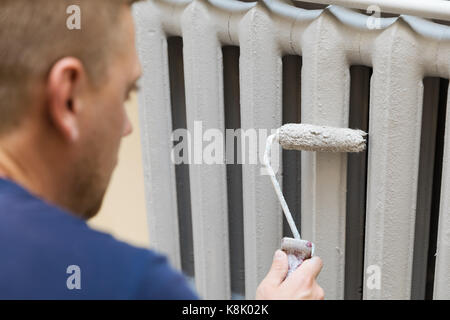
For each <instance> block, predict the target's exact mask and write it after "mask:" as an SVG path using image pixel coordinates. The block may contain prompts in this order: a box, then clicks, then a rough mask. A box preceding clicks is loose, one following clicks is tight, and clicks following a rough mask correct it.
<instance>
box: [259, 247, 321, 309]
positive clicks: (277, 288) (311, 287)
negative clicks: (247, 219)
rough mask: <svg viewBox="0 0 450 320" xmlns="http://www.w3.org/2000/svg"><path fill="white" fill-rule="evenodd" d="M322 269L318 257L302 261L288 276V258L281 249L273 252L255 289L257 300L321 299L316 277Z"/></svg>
mask: <svg viewBox="0 0 450 320" xmlns="http://www.w3.org/2000/svg"><path fill="white" fill-rule="evenodd" d="M321 269H322V260H321V259H320V258H319V257H312V258H311V259H308V260H305V261H303V263H302V264H301V265H300V266H299V267H298V268H297V269H296V270H295V271H294V272H292V273H291V274H290V275H289V277H288V278H286V274H287V271H288V258H287V255H286V253H284V252H283V251H281V250H277V251H276V252H275V256H274V259H273V263H272V267H271V268H270V270H269V273H268V274H267V276H266V277H265V278H264V280H263V281H262V282H261V284H260V285H259V287H258V289H257V290H256V299H257V300H315V299H317V300H323V298H324V291H323V289H322V288H321V287H320V286H319V285H318V284H317V282H316V277H317V276H318V274H319V272H320V270H321Z"/></svg>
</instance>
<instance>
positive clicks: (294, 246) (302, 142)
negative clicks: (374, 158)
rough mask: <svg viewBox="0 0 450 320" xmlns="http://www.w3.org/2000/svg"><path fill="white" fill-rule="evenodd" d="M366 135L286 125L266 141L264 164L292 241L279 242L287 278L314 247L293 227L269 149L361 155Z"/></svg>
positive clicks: (347, 130)
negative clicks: (275, 144)
mask: <svg viewBox="0 0 450 320" xmlns="http://www.w3.org/2000/svg"><path fill="white" fill-rule="evenodd" d="M366 136H367V133H366V132H364V131H362V130H356V129H349V128H335V127H328V126H317V125H311V124H303V123H288V124H285V125H283V126H282V127H280V128H279V129H277V131H276V132H275V133H274V134H272V135H270V136H269V137H268V138H267V142H266V150H265V152H264V165H265V167H266V168H267V172H268V174H269V176H270V179H271V181H272V184H273V187H274V189H275V193H276V194H277V197H278V200H279V201H280V204H281V207H282V209H283V212H284V216H285V217H286V220H287V222H288V224H289V227H290V229H291V231H292V234H293V236H294V238H288V237H285V238H283V239H282V240H281V250H283V251H284V252H285V253H286V254H287V256H288V263H289V269H288V274H287V275H288V276H289V275H290V274H291V273H292V272H293V271H294V270H295V269H297V267H298V266H299V265H300V264H301V263H302V262H303V261H304V260H306V259H309V258H311V257H312V256H313V255H314V244H313V243H312V242H310V241H308V240H303V239H302V238H301V237H300V233H299V232H298V230H297V227H296V226H295V223H294V220H293V219H292V215H291V212H290V211H289V208H288V205H287V203H286V200H285V199H284V196H283V193H282V192H281V188H280V185H279V184H278V181H277V179H276V177H275V173H274V171H273V169H272V167H271V165H270V154H271V153H270V150H271V147H272V144H273V143H274V142H278V143H279V144H280V145H281V146H282V148H283V149H287V150H299V151H301V150H303V151H317V152H361V151H364V149H365V148H366V139H365V137H366Z"/></svg>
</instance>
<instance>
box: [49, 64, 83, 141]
mask: <svg viewBox="0 0 450 320" xmlns="http://www.w3.org/2000/svg"><path fill="white" fill-rule="evenodd" d="M84 78H85V71H84V67H83V64H82V63H81V61H80V60H78V59H76V58H73V57H66V58H63V59H61V60H58V61H57V62H56V63H55V64H54V65H53V67H52V69H51V70H50V73H49V76H48V79H47V103H48V113H49V115H50V118H51V121H52V123H53V124H54V126H55V128H56V129H57V130H58V131H59V132H60V133H61V134H62V136H63V137H64V138H65V139H67V140H68V141H71V142H75V141H77V140H78V138H79V135H80V111H81V108H82V105H81V99H80V98H79V94H80V88H81V84H82V83H81V82H82V81H84V80H83V79H84Z"/></svg>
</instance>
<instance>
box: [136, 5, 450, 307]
mask: <svg viewBox="0 0 450 320" xmlns="http://www.w3.org/2000/svg"><path fill="white" fill-rule="evenodd" d="M308 2H309V1H308ZM320 2H323V1H320ZM334 2H338V1H334ZM341 2H344V1H341ZM353 2H354V3H357V2H358V1H353ZM374 2H375V3H376V2H377V1H374ZM397 2H398V1H397ZM444 7H445V5H444ZM305 8H306V9H305ZM354 8H356V9H361V8H363V7H360V8H358V7H354ZM445 8H447V13H448V6H447V7H445ZM356 9H353V10H352V9H348V8H343V7H340V6H338V5H329V6H327V7H325V6H323V7H321V6H314V5H309V6H304V8H300V7H298V6H295V5H294V3H291V2H287V1H269V0H265V1H258V2H241V1H237V0H192V1H191V0H158V1H156V0H155V1H145V2H143V3H140V4H138V5H137V6H135V8H134V15H135V19H136V24H137V42H138V49H139V55H140V59H141V62H142V66H143V71H144V72H143V78H142V79H141V87H142V91H141V92H140V93H139V108H140V124H141V132H142V145H143V158H144V175H145V184H146V202H147V212H148V222H149V234H150V242H151V245H152V247H154V248H155V249H156V250H158V251H160V252H163V253H164V254H166V255H167V256H168V258H169V260H170V262H171V264H172V265H173V266H174V267H175V268H177V269H179V270H181V271H184V272H185V273H186V274H188V275H190V276H192V278H193V279H194V283H195V287H196V289H197V291H198V293H199V294H200V296H201V297H203V298H206V299H229V298H247V299H251V298H254V295H255V290H256V288H257V286H258V284H259V282H260V281H261V280H262V279H263V278H264V276H265V275H266V273H267V271H268V270H269V268H270V265H271V262H272V257H273V253H274V252H275V250H276V249H277V248H279V246H280V240H281V238H282V236H283V234H285V233H286V232H287V231H286V230H285V229H286V228H285V226H284V225H283V216H282V213H281V209H280V205H279V203H278V202H277V199H276V195H275V193H274V191H273V189H272V186H271V183H270V180H269V177H268V176H265V175H262V174H261V170H260V169H261V164H260V163H257V164H247V163H243V164H242V165H239V166H230V165H227V164H206V163H193V162H192V163H190V164H184V165H183V164H175V163H174V162H173V159H172V151H173V148H174V144H175V143H174V138H173V132H174V130H175V129H178V128H182V127H186V128H187V130H188V131H189V132H194V130H195V129H196V126H197V125H198V123H199V122H198V121H201V124H202V126H203V130H207V129H210V128H213V129H217V130H220V131H221V132H225V129H227V128H229V127H230V126H234V128H241V129H242V130H247V129H274V128H278V127H280V126H281V125H282V123H283V122H286V121H288V120H289V121H290V122H300V121H301V122H304V123H311V124H318V125H329V126H336V127H358V128H361V129H364V130H367V131H368V133H369V135H368V148H367V153H365V154H363V155H347V154H330V153H313V152H301V153H300V152H298V154H292V153H288V152H283V153H281V152H280V156H283V157H285V159H283V161H282V162H280V163H282V164H283V165H282V166H281V168H280V170H278V178H279V180H280V183H281V184H282V185H283V186H284V188H285V190H284V192H285V193H290V194H289V195H288V202H290V203H289V205H290V206H292V207H293V208H294V210H293V211H295V212H296V219H297V221H296V222H297V224H298V225H299V226H300V228H301V233H302V236H303V238H305V239H308V240H311V241H313V242H314V243H315V246H316V254H317V255H319V256H320V257H321V258H322V259H323V261H324V267H323V270H322V272H321V274H320V276H319V278H318V281H319V284H320V285H321V286H322V287H323V288H324V290H325V294H326V298H327V299H343V298H348V299H361V298H362V299H411V298H412V299H416V298H418V299H422V298H426V297H427V298H434V299H450V130H445V123H449V121H450V118H449V117H450V113H448V112H446V106H447V105H448V94H447V92H448V80H447V79H449V76H450V58H449V57H450V27H449V26H448V25H447V24H446V23H445V22H443V21H437V20H436V21H434V20H431V19H428V20H426V19H424V18H418V17H414V16H410V15H388V16H382V17H380V18H375V20H374V17H372V16H370V15H367V14H366V12H361V11H358V10H356ZM364 11H365V10H364ZM398 13H402V12H398ZM407 13H408V12H407ZM443 15H444V17H442V16H443ZM447 17H448V16H447ZM427 18H433V16H427ZM436 18H440V19H443V20H449V19H445V11H444V12H442V11H441V15H440V16H439V17H436ZM448 18H450V17H448ZM371 19H372V20H371ZM262 143H264V142H262ZM297 169H298V170H297ZM283 170H284V172H283ZM288 173H289V174H288ZM294 175H295V177H294ZM282 180H283V181H282ZM288 187H289V189H290V190H287V188H288ZM430 276H431V278H430ZM430 288H431V289H430ZM430 290H431V291H430Z"/></svg>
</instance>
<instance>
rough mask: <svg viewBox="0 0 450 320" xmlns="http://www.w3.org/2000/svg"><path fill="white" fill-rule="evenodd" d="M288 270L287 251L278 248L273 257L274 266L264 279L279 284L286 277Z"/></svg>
mask: <svg viewBox="0 0 450 320" xmlns="http://www.w3.org/2000/svg"><path fill="white" fill-rule="evenodd" d="M287 272H288V258H287V255H286V253H284V252H283V251H281V250H277V251H276V252H275V255H274V257H273V262H272V266H271V267H270V270H269V273H268V274H267V276H266V278H265V279H264V281H267V282H270V283H271V284H274V285H279V284H280V283H281V282H283V280H284V279H285V278H286V274H287Z"/></svg>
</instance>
